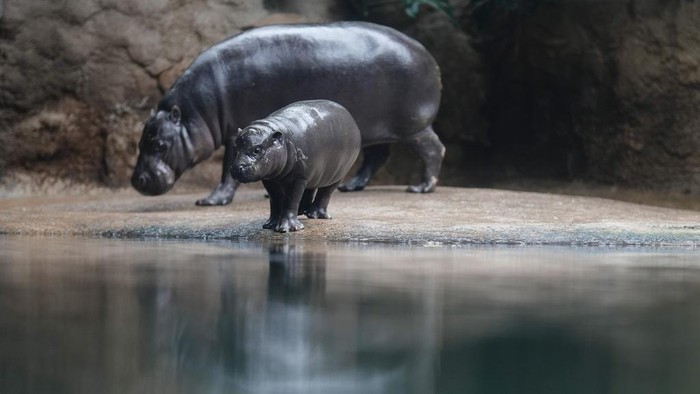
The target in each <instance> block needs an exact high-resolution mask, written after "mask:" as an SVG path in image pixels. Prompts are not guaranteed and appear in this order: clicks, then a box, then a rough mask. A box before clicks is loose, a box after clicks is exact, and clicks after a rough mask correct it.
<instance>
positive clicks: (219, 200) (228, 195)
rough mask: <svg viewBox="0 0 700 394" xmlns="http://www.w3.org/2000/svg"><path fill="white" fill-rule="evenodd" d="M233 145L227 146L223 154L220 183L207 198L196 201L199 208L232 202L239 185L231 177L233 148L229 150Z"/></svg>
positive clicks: (234, 155) (233, 156)
mask: <svg viewBox="0 0 700 394" xmlns="http://www.w3.org/2000/svg"><path fill="white" fill-rule="evenodd" d="M232 145H233V144H227V145H226V147H225V149H226V151H225V152H224V163H223V167H224V168H223V170H222V172H221V183H219V184H218V185H216V187H215V188H214V190H212V192H211V193H210V194H209V197H206V198H202V199H199V200H197V202H196V203H195V204H197V205H199V206H209V205H227V204H229V203H231V201H233V196H234V195H235V194H236V189H238V186H239V185H240V184H241V183H240V182H238V181H237V180H235V179H233V176H231V168H230V167H231V163H233V159H234V158H235V157H236V154H235V152H234V149H233V148H229V146H232Z"/></svg>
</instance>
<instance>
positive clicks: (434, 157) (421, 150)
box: [406, 126, 445, 193]
mask: <svg viewBox="0 0 700 394" xmlns="http://www.w3.org/2000/svg"><path fill="white" fill-rule="evenodd" d="M406 143H407V144H408V146H409V147H411V149H412V150H413V151H414V152H415V153H416V154H417V155H418V157H420V158H421V160H423V165H424V167H423V182H421V183H420V184H418V185H412V186H409V187H408V189H406V191H407V192H410V193H430V192H433V191H435V186H436V185H437V180H438V174H440V167H441V166H442V159H443V157H445V146H444V145H443V144H442V142H440V138H439V137H438V136H437V134H435V131H433V128H432V126H428V127H427V128H425V129H424V130H423V131H421V132H420V133H418V134H416V135H413V136H411V138H410V139H409V140H408V141H406Z"/></svg>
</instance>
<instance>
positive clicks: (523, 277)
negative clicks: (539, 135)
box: [0, 237, 700, 394]
mask: <svg viewBox="0 0 700 394" xmlns="http://www.w3.org/2000/svg"><path fill="white" fill-rule="evenodd" d="M291 238H293V237H290V239H291ZM0 252H1V254H0V393H178V392H180V393H526V394H527V393H538V394H540V393H635V394H639V393H697V392H698V391H699V390H700V258H699V256H700V255H699V254H698V252H697V251H693V250H639V249H619V250H615V249H593V248H584V249H565V248H498V249H481V248H473V249H453V248H442V247H437V248H429V247H378V246H366V245H365V246H362V245H329V244H323V243H319V244H314V243H301V244H295V243H291V242H290V243H288V244H273V245H259V244H246V243H196V242H189V243H186V242H165V241H161V242H159V241H150V242H140V241H118V240H80V239H65V238H63V239H41V238H29V239H22V238H0Z"/></svg>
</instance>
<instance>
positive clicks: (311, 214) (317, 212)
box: [306, 208, 331, 219]
mask: <svg viewBox="0 0 700 394" xmlns="http://www.w3.org/2000/svg"><path fill="white" fill-rule="evenodd" d="M306 217H307V218H309V219H330V218H331V215H329V214H328V212H327V211H326V210H325V209H323V208H311V209H309V210H308V211H306Z"/></svg>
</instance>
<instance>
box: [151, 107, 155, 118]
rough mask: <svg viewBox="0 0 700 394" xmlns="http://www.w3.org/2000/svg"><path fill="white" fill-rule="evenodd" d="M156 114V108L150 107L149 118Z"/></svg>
mask: <svg viewBox="0 0 700 394" xmlns="http://www.w3.org/2000/svg"><path fill="white" fill-rule="evenodd" d="M154 116H156V110H155V109H153V108H151V118H152V117H154Z"/></svg>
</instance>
